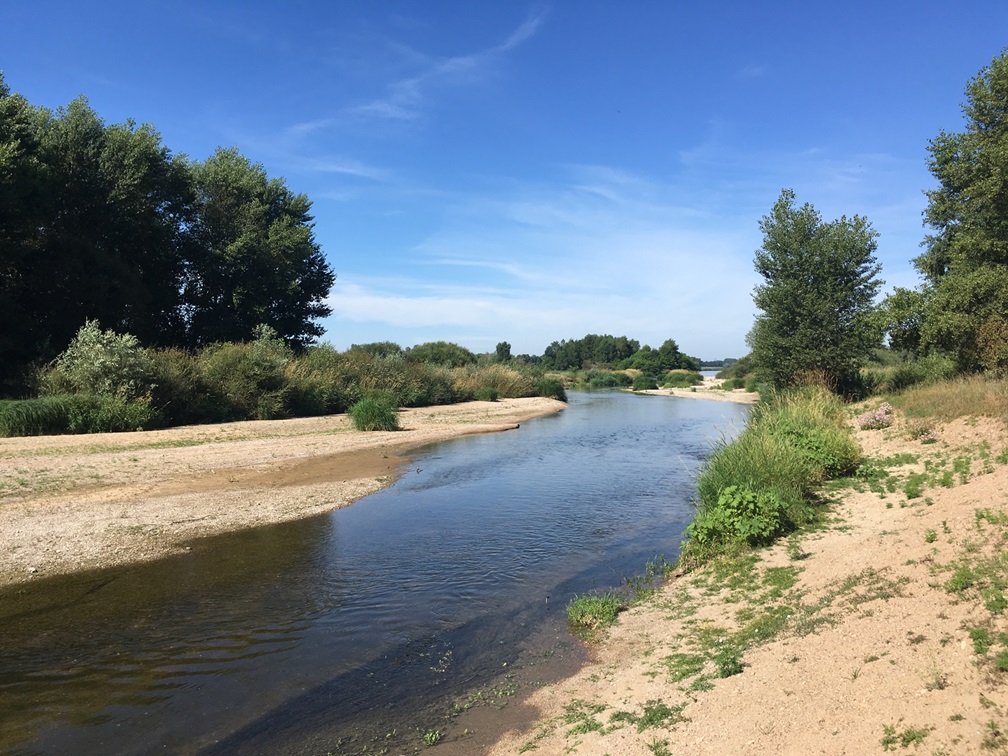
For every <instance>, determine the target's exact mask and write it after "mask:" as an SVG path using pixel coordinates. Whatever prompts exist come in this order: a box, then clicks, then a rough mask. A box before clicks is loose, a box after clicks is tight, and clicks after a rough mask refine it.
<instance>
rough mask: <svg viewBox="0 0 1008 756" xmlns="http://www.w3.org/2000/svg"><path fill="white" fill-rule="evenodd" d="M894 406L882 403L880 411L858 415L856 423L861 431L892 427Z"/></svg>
mask: <svg viewBox="0 0 1008 756" xmlns="http://www.w3.org/2000/svg"><path fill="white" fill-rule="evenodd" d="M892 411H893V408H892V405H891V404H889V402H882V404H880V405H879V407H878V409H875V410H872V411H870V412H865V413H864V414H863V415H858V417H857V419H856V420H855V421H854V422H855V423H856V424H857V427H858V428H860V429H861V430H881V429H882V428H888V427H889V426H890V425H892Z"/></svg>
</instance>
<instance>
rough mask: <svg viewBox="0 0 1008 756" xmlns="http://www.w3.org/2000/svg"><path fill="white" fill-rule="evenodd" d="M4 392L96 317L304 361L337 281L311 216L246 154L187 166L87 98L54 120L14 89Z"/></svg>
mask: <svg viewBox="0 0 1008 756" xmlns="http://www.w3.org/2000/svg"><path fill="white" fill-rule="evenodd" d="M0 145H3V148H2V149H0V173H2V174H3V176H4V180H3V182H2V183H3V186H2V187H0V206H2V210H0V226H2V228H3V234H2V236H3V239H4V242H3V244H4V253H3V256H2V260H0V322H3V324H4V329H3V336H2V337H0V391H2V392H3V393H5V394H17V393H21V392H23V391H24V389H25V387H26V385H27V383H28V381H30V378H31V366H32V365H37V364H44V363H46V362H49V361H51V360H52V359H53V358H55V356H56V355H57V354H58V353H59V352H61V351H62V350H64V349H65V348H66V346H67V344H69V342H70V340H71V338H72V337H73V335H74V333H75V332H77V330H78V329H79V328H80V327H81V325H82V324H83V323H85V322H86V321H88V320H93V321H97V322H99V323H102V324H104V325H105V326H108V327H113V328H114V329H115V330H116V331H117V332H120V333H121V332H128V333H130V334H133V335H134V336H136V337H137V338H138V339H139V340H140V341H141V342H143V343H145V344H152V345H157V346H159V347H179V348H197V347H201V346H205V345H208V344H210V343H213V342H217V341H245V340H247V339H250V338H251V337H252V329H253V327H254V326H255V325H256V324H257V323H262V322H266V323H268V324H269V325H270V326H272V327H273V328H275V329H276V331H277V333H278V334H280V337H281V339H282V340H283V341H284V342H285V343H286V344H287V345H288V346H291V347H294V348H298V349H300V348H304V347H305V346H307V345H308V344H309V343H311V342H312V341H313V340H314V339H315V338H316V337H317V336H318V335H319V334H321V333H322V329H321V327H320V326H319V325H318V322H317V321H318V320H319V319H320V318H322V317H324V316H326V315H328V314H329V312H330V308H329V307H328V305H326V304H325V300H326V297H327V296H328V294H329V290H330V288H331V286H332V283H333V279H334V275H333V272H332V270H331V269H330V267H329V264H328V263H327V262H326V260H325V256H324V255H323V253H322V250H321V248H320V247H319V245H318V244H317V243H316V241H315V236H314V231H313V218H312V215H311V203H310V202H309V200H308V198H307V197H305V195H303V194H296V193H294V192H291V191H290V190H289V189H288V188H287V186H286V185H285V184H284V181H283V180H282V179H277V178H270V177H269V176H267V174H266V172H265V170H264V169H263V167H262V166H261V165H258V164H253V163H251V162H250V161H249V160H248V159H247V158H245V157H243V156H242V155H240V154H239V153H238V151H237V150H235V149H227V150H225V149H218V150H217V151H216V152H215V153H214V154H213V155H211V156H210V157H209V158H208V159H207V160H205V161H202V162H200V161H194V160H190V159H188V158H187V157H185V155H181V154H176V155H173V154H172V152H171V150H169V149H168V148H167V147H166V146H165V145H163V144H162V142H161V136H160V134H158V132H157V131H156V130H155V129H154V128H153V127H152V126H150V125H142V126H137V125H136V124H135V123H133V122H132V121H127V122H126V123H122V124H107V123H105V122H104V121H103V120H102V118H101V117H100V116H99V115H98V113H96V112H95V111H94V110H93V109H92V108H91V107H90V106H89V105H88V102H87V100H86V99H85V98H84V97H80V98H78V99H76V100H74V101H73V102H71V103H70V104H69V105H68V106H67V107H65V108H60V109H58V110H56V111H55V112H52V111H50V110H48V109H46V108H43V107H38V106H33V105H32V104H30V103H29V102H28V101H27V100H26V99H25V98H24V97H21V96H20V95H17V94H12V93H11V91H10V88H9V87H8V86H7V84H6V83H5V82H4V80H3V78H2V77H0Z"/></svg>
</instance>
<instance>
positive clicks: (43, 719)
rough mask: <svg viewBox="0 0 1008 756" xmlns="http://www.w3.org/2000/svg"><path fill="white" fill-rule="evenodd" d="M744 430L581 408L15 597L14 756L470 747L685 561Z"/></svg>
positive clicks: (3, 644)
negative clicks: (303, 511) (711, 468)
mask: <svg viewBox="0 0 1008 756" xmlns="http://www.w3.org/2000/svg"><path fill="white" fill-rule="evenodd" d="M746 413H747V408H746V407H742V406H739V405H734V404H729V403H722V402H710V401H697V400H692V399H673V398H668V397H653V396H636V395H632V394H627V393H621V392H609V393H606V392H600V393H579V392H572V393H571V396H570V404H569V406H568V408H567V409H566V410H564V411H563V412H561V413H559V414H557V415H554V416H549V417H545V418H541V419H538V420H534V421H531V422H528V423H524V424H522V427H521V428H520V429H518V430H517V431H512V432H508V433H497V434H490V435H485V436H470V437H466V438H462V439H459V440H456V441H452V442H449V443H443V444H438V445H435V446H432V447H429V448H426V449H423V450H421V451H420V452H419V453H418V454H417V455H416V456H415V457H414V460H413V462H412V464H411V466H410V468H409V470H408V471H407V472H406V473H405V474H404V475H403V477H402V478H401V479H400V480H399V481H398V482H397V483H396V484H395V485H394V486H392V487H391V488H388V489H386V490H383V491H381V492H379V493H377V494H374V495H372V496H370V497H368V498H366V499H363V500H361V501H359V502H357V503H355V504H354V505H352V506H350V507H347V508H345V509H341V510H337V511H335V512H332V513H329V514H326V515H324V516H320V517H315V518H311V519H307V520H302V521H298V522H294V523H288V524H284V525H278V526H271V527H264V528H259V529H255V530H251V531H246V532H243V533H238V534H232V535H227V536H221V537H215V538H207V539H202V540H200V541H196V542H194V543H193V548H192V551H191V552H190V553H188V554H186V555H184V556H180V557H177V558H171V559H165V560H161V561H158V562H155V563H151V564H145V565H138V566H131V567H125V568H116V569H110V570H102V571H97V572H92V573H86V574H82V575H76V576H71V577H63V578H53V579H45V580H39V581H36V582H33V583H30V584H28V585H26V586H22V587H20V588H17V589H14V590H8V591H6V592H4V593H0V750H3V751H11V752H14V753H25V754H33V753H63V752H71V751H76V752H84V753H97V752H103V753H146V752H152V751H155V750H157V751H163V752H171V753H198V752H207V753H238V752H241V753H257V752H259V753H282V752H290V753H304V752H321V753H326V752H333V753H340V752H348V753H349V752H360V751H361V750H362V749H363V748H365V747H366V748H370V749H371V750H372V751H379V752H380V750H381V748H380V747H379V746H380V745H381V742H382V739H384V740H385V741H387V742H388V744H390V745H388V746H387V747H390V748H393V749H394V750H395V751H396V752H398V751H400V750H402V751H410V752H411V751H412V750H413V749H414V748H415V747H416V746H417V745H418V744H421V742H422V738H423V737H424V736H425V735H426V733H428V732H437V733H438V736H439V737H441V738H443V740H444V741H445V742H447V741H449V740H456V741H457V740H458V739H459V738H460V737H462V735H461V734H460V733H458V732H455V731H454V729H453V713H457V712H458V711H460V710H465V709H469V708H470V707H471V706H474V705H477V704H478V705H483V704H487V705H490V706H491V709H492V705H493V704H494V703H495V702H494V700H493V699H494V698H497V699H500V700H502V701H503V702H506V700H507V699H508V698H509V697H511V696H513V695H514V694H515V693H516V692H520V688H521V687H522V686H523V685H526V686H527V685H529V684H537V683H538V682H540V681H546V680H547V679H549V678H551V677H555V676H556V675H558V674H562V673H563V671H564V669H565V667H564V665H565V664H566V665H567V667H569V666H570V665H571V664H576V663H578V662H579V661H580V658H581V657H580V653H581V651H580V646H579V644H577V643H576V642H574V641H573V640H572V639H571V638H570V637H569V635H568V634H567V633H566V630H565V628H564V617H565V611H564V610H565V605H566V603H567V602H568V601H569V600H570V599H571V597H573V596H574V595H576V594H581V593H585V592H588V591H591V590H596V589H606V588H612V587H617V586H619V585H620V584H621V583H622V582H623V581H624V578H625V577H627V576H631V575H635V574H638V573H640V572H641V571H642V570H643V568H644V565H645V562H646V561H647V560H648V559H650V558H652V557H654V556H656V555H664V556H666V557H667V558H669V559H674V557H675V555H676V550H677V545H678V543H679V541H680V540H681V533H682V530H683V528H684V527H685V526H686V525H687V524H688V522H689V519H690V517H691V513H692V509H691V505H690V498H691V496H692V494H693V486H694V483H693V481H694V478H695V474H696V472H697V470H698V468H699V466H700V464H701V463H702V460H703V459H704V457H705V456H706V455H707V454H708V453H709V451H710V449H711V448H712V445H713V444H714V443H715V442H716V441H717V439H719V438H720V437H721V436H722V435H728V436H730V435H732V434H734V432H735V431H737V430H738V429H739V428H740V427H741V426H742V424H743V423H744V421H745V417H746ZM281 495H282V494H281ZM428 737H431V736H428Z"/></svg>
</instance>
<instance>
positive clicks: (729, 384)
mask: <svg viewBox="0 0 1008 756" xmlns="http://www.w3.org/2000/svg"><path fill="white" fill-rule="evenodd" d="M745 387H746V380H745V378H727V379H726V380H725V381H724V382H722V384H721V388H723V389H724V390H725V391H734V390H735V389H744V388H745Z"/></svg>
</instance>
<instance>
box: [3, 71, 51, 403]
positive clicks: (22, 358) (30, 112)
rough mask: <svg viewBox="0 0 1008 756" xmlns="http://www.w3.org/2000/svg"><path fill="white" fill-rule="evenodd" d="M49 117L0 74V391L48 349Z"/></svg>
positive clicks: (14, 383) (12, 384) (11, 387)
mask: <svg viewBox="0 0 1008 756" xmlns="http://www.w3.org/2000/svg"><path fill="white" fill-rule="evenodd" d="M46 118H47V115H46V114H45V113H44V112H41V111H40V110H38V109H37V108H34V107H32V106H31V105H30V104H29V103H28V101H27V100H25V99H24V98H23V97H21V96H20V95H16V94H11V91H10V88H9V87H8V86H7V85H6V83H5V82H4V78H3V74H2V73H0V251H2V253H0V323H3V327H0V391H2V390H4V389H6V391H8V392H12V391H15V390H16V389H17V387H18V386H19V384H20V378H21V375H20V373H21V370H22V368H23V367H24V364H25V363H27V362H31V361H32V360H35V359H38V358H40V357H41V356H42V354H43V353H44V352H45V350H46V345H47V333H46V329H45V327H44V326H45V324H44V321H40V320H39V317H38V312H37V310H38V308H39V306H40V304H41V301H40V299H39V293H40V292H41V291H43V290H44V288H45V282H46V271H45V267H46V266H45V265H44V263H43V262H42V259H41V258H42V255H41V252H40V247H41V243H42V237H41V235H40V234H39V229H40V228H41V227H43V225H44V219H45V218H46V215H47V213H46V203H47V195H48V191H49V189H48V186H49V182H48V171H47V167H46V165H45V161H44V160H43V158H42V154H41V151H42V150H41V144H40V138H41V135H42V130H43V126H44V123H45V121H46ZM54 354H55V352H50V353H49V354H48V355H47V356H49V357H52V356H53V355H54Z"/></svg>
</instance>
